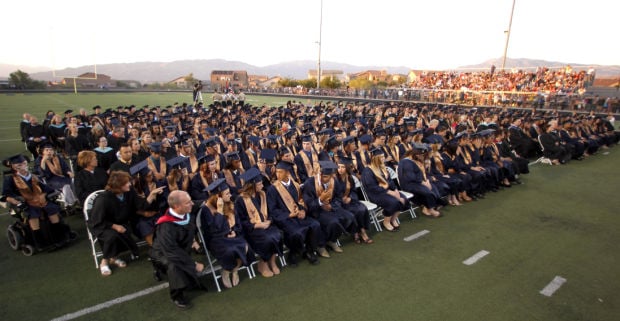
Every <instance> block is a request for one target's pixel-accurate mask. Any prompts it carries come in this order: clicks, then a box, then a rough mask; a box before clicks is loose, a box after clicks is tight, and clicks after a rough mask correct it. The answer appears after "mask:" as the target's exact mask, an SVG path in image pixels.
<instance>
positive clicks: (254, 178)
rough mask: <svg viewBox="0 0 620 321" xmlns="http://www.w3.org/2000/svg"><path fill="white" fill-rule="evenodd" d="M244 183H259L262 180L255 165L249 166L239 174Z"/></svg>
mask: <svg viewBox="0 0 620 321" xmlns="http://www.w3.org/2000/svg"><path fill="white" fill-rule="evenodd" d="M240 177H241V179H242V180H243V181H244V182H245V184H251V183H259V182H261V181H262V177H261V174H260V171H259V170H258V168H256V167H251V168H250V169H248V170H247V171H245V172H244V173H243V174H241V175H240Z"/></svg>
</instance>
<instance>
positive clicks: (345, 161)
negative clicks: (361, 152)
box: [338, 154, 353, 165]
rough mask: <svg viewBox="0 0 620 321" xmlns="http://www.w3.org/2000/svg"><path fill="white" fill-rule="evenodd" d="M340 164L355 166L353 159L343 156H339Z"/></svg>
mask: <svg viewBox="0 0 620 321" xmlns="http://www.w3.org/2000/svg"><path fill="white" fill-rule="evenodd" d="M338 164H343V165H351V164H353V158H351V157H347V156H344V155H342V154H341V155H339V156H338Z"/></svg>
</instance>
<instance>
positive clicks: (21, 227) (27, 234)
mask: <svg viewBox="0 0 620 321" xmlns="http://www.w3.org/2000/svg"><path fill="white" fill-rule="evenodd" d="M47 198H48V201H51V202H56V198H58V193H53V194H50V195H48V196H47ZM18 199H19V198H18ZM0 201H1V202H6V197H5V196H2V197H0ZM20 201H22V203H21V204H25V203H23V199H21V200H20ZM7 205H8V206H9V214H10V215H11V217H13V218H14V219H15V222H14V223H13V224H11V225H9V227H8V228H7V230H6V236H7V239H8V241H9V246H10V247H11V248H12V249H13V250H15V251H21V252H22V254H23V255H25V256H32V255H34V254H35V253H38V252H43V251H47V252H52V251H54V250H58V249H60V248H62V247H64V246H66V245H68V244H69V243H71V242H72V241H74V240H75V239H77V236H78V235H77V233H76V232H75V231H73V230H71V229H70V228H69V226H68V225H66V224H64V222H63V220H62V216H61V215H60V213H59V216H60V223H59V224H62V225H63V227H64V228H65V229H66V237H67V239H66V240H65V241H64V242H56V243H55V242H54V241H53V239H54V238H53V236H52V233H51V230H50V225H51V223H50V222H49V220H48V218H47V215H44V216H42V217H41V218H40V224H41V229H40V230H41V231H42V236H43V238H44V240H45V244H41V245H40V246H39V248H37V247H36V244H35V238H34V233H33V231H32V229H31V228H30V225H28V217H27V215H26V211H25V210H26V208H27V206H23V205H22V206H16V205H13V204H10V203H8V202H7Z"/></svg>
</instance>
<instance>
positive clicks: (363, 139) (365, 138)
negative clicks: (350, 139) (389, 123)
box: [359, 134, 372, 145]
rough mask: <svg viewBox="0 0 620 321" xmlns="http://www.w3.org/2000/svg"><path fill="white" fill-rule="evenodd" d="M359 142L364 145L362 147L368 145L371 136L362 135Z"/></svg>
mask: <svg viewBox="0 0 620 321" xmlns="http://www.w3.org/2000/svg"><path fill="white" fill-rule="evenodd" d="M359 141H360V143H361V144H364V145H366V144H370V142H372V136H370V135H368V134H366V135H362V136H361V137H360V138H359Z"/></svg>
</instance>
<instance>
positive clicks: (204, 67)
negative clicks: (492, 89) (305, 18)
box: [0, 58, 620, 83]
mask: <svg viewBox="0 0 620 321" xmlns="http://www.w3.org/2000/svg"><path fill="white" fill-rule="evenodd" d="M492 65H495V66H496V68H500V67H501V65H502V58H494V59H489V60H487V61H484V62H482V63H480V64H477V65H468V66H462V67H459V68H455V69H463V70H468V69H483V70H484V69H489V68H491V66H492ZM566 65H570V66H572V67H573V69H587V68H589V67H593V68H595V69H596V75H597V78H615V77H618V76H619V75H620V66H603V65H590V64H577V63H565V62H552V61H545V60H535V59H524V58H520V59H512V58H508V59H507V60H506V68H535V67H563V66H566ZM316 67H317V64H316V61H312V60H300V61H289V62H283V63H279V64H275V65H269V66H265V67H257V66H253V65H250V64H247V63H244V62H240V61H228V60H223V59H208V60H207V59H202V60H178V61H172V62H135V63H116V64H103V65H97V73H99V74H105V75H108V76H110V77H112V79H115V80H135V81H139V82H141V83H152V82H167V81H171V80H173V79H176V78H178V77H182V76H186V75H189V74H190V73H192V74H193V76H194V78H197V79H203V80H208V79H210V75H211V71H213V70H246V71H247V72H248V74H249V75H264V76H268V77H273V76H281V77H287V78H293V79H305V78H307V74H308V70H311V69H316ZM321 68H322V69H323V70H341V71H343V72H344V73H345V74H348V73H356V72H361V71H365V70H385V71H387V73H389V74H408V73H409V71H410V70H412V69H413V70H418V69H415V68H409V67H405V66H397V67H394V66H355V65H350V64H345V63H338V62H329V61H324V62H322V63H321ZM18 69H19V70H22V71H24V72H27V73H29V74H30V76H31V77H32V78H33V79H36V80H44V81H52V80H58V78H56V79H55V78H54V74H53V73H52V71H51V70H50V69H49V68H45V67H29V66H16V65H8V64H0V77H8V76H9V74H10V73H12V72H14V71H16V70H18ZM93 69H94V68H93V66H82V67H77V68H66V69H63V70H59V71H56V73H57V74H60V75H79V74H82V73H86V72H93V71H94V70H93Z"/></svg>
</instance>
